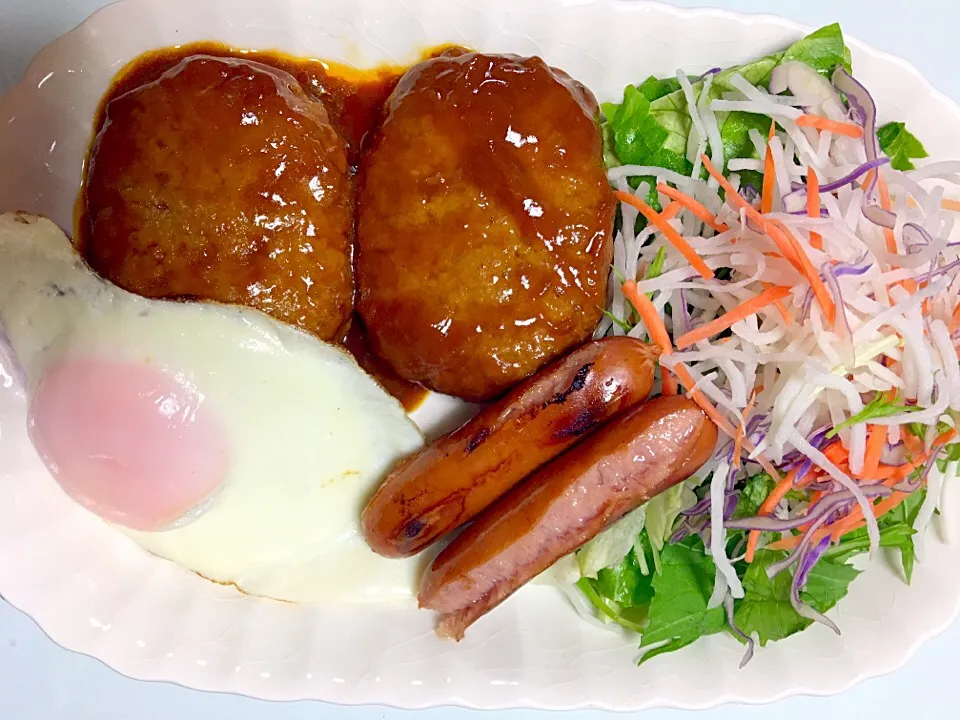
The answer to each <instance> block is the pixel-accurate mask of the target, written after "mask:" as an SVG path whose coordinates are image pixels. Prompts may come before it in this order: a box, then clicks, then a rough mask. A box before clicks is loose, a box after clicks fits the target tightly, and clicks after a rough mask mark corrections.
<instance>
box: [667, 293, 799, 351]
mask: <svg viewBox="0 0 960 720" xmlns="http://www.w3.org/2000/svg"><path fill="white" fill-rule="evenodd" d="M789 294H790V288H788V287H783V286H782V285H775V286H774V287H772V288H769V289H767V290H764V291H763V292H762V293H760V294H759V295H754V296H753V297H752V298H750V299H749V300H747V301H745V302H742V303H740V304H739V305H737V306H736V307H735V308H733V309H732V310H729V311H727V313H726V314H724V315H721V316H720V317H718V318H716V319H714V320H711V321H710V322H708V323H704V324H703V325H701V326H700V327H698V328H696V329H694V330H691V331H690V332H687V333H684V334H683V335H681V336H680V337H678V338H677V349H678V350H683V349H684V348H686V347H689V346H690V345H693V344H694V343H695V342H699V341H700V340H706V339H707V338H709V337H711V336H713V335H716V334H717V333H720V332H723V331H724V330H726V329H728V328H729V327H730V326H731V325H733V324H734V323H736V322H739V321H740V320H743V319H744V318H747V317H750V316H751V315H754V314H756V313H758V312H760V311H761V310H762V309H763V308H765V307H767V306H768V305H772V304H773V303H775V302H776V301H777V300H782V299H783V298H785V297H786V296H787V295H789Z"/></svg>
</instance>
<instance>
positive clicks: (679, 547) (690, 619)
mask: <svg viewBox="0 0 960 720" xmlns="http://www.w3.org/2000/svg"><path fill="white" fill-rule="evenodd" d="M660 563H661V572H660V574H655V575H654V576H653V590H654V596H653V600H652V601H651V603H650V612H649V615H648V624H647V627H646V628H645V629H644V631H643V637H642V641H641V647H646V646H648V645H653V644H655V643H660V642H664V641H675V640H679V641H680V642H693V641H694V640H696V639H697V638H699V637H702V636H704V635H711V634H713V633H717V632H721V631H722V630H723V629H724V627H725V626H726V618H725V617H724V614H723V609H722V608H713V609H712V610H708V609H707V601H708V600H709V599H710V595H711V593H712V592H713V584H714V581H715V575H716V568H715V566H714V564H713V560H712V559H711V558H710V556H708V555H707V554H706V552H705V550H704V547H703V543H702V542H701V541H700V538H699V537H692V538H688V539H686V540H684V541H683V542H681V543H678V544H675V545H667V546H666V547H665V548H663V552H662V553H661V555H660Z"/></svg>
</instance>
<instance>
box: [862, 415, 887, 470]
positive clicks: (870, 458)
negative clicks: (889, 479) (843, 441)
mask: <svg viewBox="0 0 960 720" xmlns="http://www.w3.org/2000/svg"><path fill="white" fill-rule="evenodd" d="M886 442H887V428H886V427H885V426H883V425H868V426H867V449H866V451H865V452H864V454H863V470H861V471H860V473H859V476H860V477H862V478H869V477H873V476H874V474H875V473H876V472H877V470H879V469H880V455H881V454H882V453H883V446H884V445H885V444H886Z"/></svg>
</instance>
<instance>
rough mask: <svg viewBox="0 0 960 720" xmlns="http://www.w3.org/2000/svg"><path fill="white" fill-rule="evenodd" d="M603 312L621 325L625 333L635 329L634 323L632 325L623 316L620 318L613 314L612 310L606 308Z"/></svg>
mask: <svg viewBox="0 0 960 720" xmlns="http://www.w3.org/2000/svg"><path fill="white" fill-rule="evenodd" d="M603 314H604V315H606V316H607V317H608V318H610V320H611V321H612V322H615V323H616V324H617V325H618V326H619V327H620V329H621V330H623V331H624V332H625V333H628V332H630V331H631V330H632V329H633V325H631V324H630V323H629V322H627V321H626V320H623V319H621V318H618V317H617V316H616V315H614V314H613V313H612V312H610V311H609V310H604V311H603Z"/></svg>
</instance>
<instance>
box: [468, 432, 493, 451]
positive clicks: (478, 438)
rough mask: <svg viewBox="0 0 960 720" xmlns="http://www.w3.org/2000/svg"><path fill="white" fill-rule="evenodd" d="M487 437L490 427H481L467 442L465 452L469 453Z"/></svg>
mask: <svg viewBox="0 0 960 720" xmlns="http://www.w3.org/2000/svg"><path fill="white" fill-rule="evenodd" d="M488 437H490V428H486V427H485V428H481V429H480V430H479V431H478V432H477V433H476V434H475V435H474V436H473V437H472V438H470V442H468V443H467V449H466V454H467V455H469V454H470V453H472V452H473V451H474V450H476V449H477V448H478V447H480V446H481V445H482V444H483V443H484V442H485V441H486V439H487V438H488Z"/></svg>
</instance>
